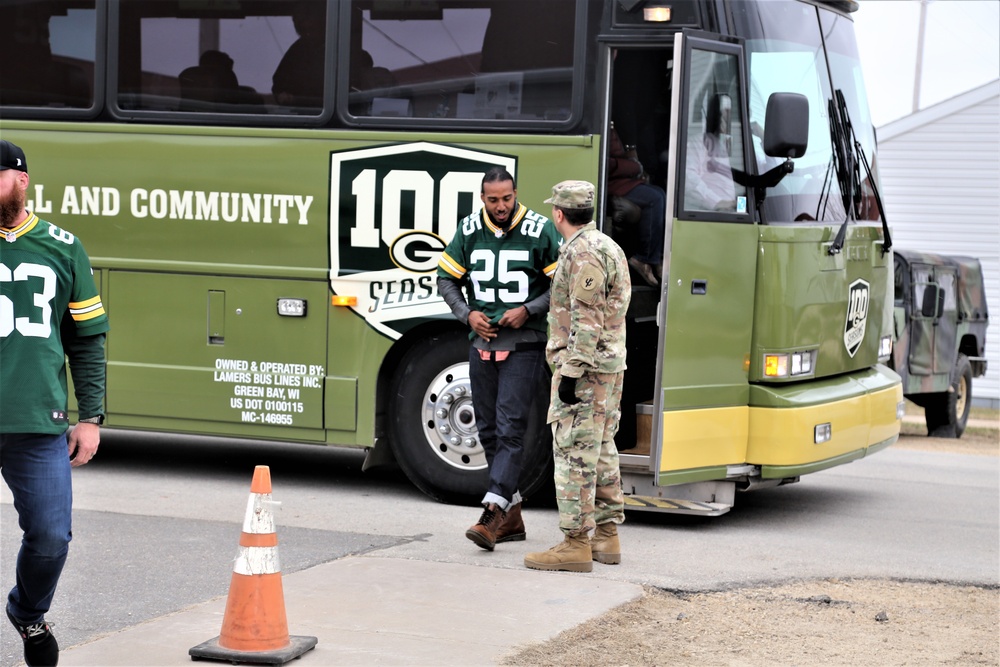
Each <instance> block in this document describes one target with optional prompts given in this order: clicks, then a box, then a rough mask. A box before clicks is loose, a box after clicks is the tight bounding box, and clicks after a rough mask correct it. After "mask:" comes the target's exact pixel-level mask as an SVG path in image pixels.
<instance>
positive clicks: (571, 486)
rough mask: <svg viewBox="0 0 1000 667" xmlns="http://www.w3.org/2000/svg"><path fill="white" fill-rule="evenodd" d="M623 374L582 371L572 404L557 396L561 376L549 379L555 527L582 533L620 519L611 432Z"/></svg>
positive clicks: (621, 502) (618, 416)
mask: <svg viewBox="0 0 1000 667" xmlns="http://www.w3.org/2000/svg"><path fill="white" fill-rule="evenodd" d="M623 375H624V374H623V373H585V374H584V376H583V377H582V378H580V379H579V380H577V382H576V394H577V396H579V397H580V398H581V399H583V400H582V401H581V402H580V403H577V404H576V405H572V406H570V405H566V404H564V403H562V401H560V400H559V398H558V391H557V390H558V387H559V381H560V379H562V378H561V375H560V374H559V373H558V372H557V373H556V374H555V375H554V376H553V378H552V404H551V405H552V409H550V411H549V421H550V422H552V451H553V456H554V459H555V485H556V502H557V504H558V506H559V528H560V529H561V530H562V531H563V532H564V533H566V534H567V535H571V536H576V535H583V534H586V533H587V532H588V531H590V530H592V529H593V528H594V527H595V526H596V525H597V524H601V523H607V522H609V521H613V522H614V523H616V524H618V523H621V522H622V521H624V520H625V513H624V500H623V497H622V483H621V473H620V472H619V470H618V449H617V447H615V434H616V433H618V423H619V420H620V419H621V410H620V406H621V392H622V377H623Z"/></svg>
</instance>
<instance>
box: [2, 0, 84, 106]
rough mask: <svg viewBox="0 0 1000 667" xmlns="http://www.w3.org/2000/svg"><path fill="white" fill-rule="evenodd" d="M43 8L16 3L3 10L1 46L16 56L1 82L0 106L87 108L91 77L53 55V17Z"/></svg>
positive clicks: (5, 70) (4, 72) (5, 69)
mask: <svg viewBox="0 0 1000 667" xmlns="http://www.w3.org/2000/svg"><path fill="white" fill-rule="evenodd" d="M43 9H44V7H43V6H41V5H37V6H32V5H28V6H23V5H18V4H15V5H14V6H12V7H9V8H4V9H3V10H2V11H0V43H2V44H3V45H4V46H5V47H6V48H7V49H8V50H9V51H10V52H11V53H12V54H14V56H13V60H12V61H11V62H10V63H9V64H8V66H7V67H5V68H4V71H3V78H2V81H0V83H2V84H3V85H2V86H0V104H4V105H11V106H68V107H88V106H90V104H91V100H92V95H91V92H90V78H89V77H88V76H87V75H86V74H84V71H83V69H82V68H80V67H78V66H77V65H74V64H72V63H69V62H65V61H63V60H60V59H58V58H55V57H54V56H53V55H52V48H51V44H50V41H49V19H50V17H49V16H48V15H47V14H46V13H43V11H42V10H43ZM15 63H16V64H15Z"/></svg>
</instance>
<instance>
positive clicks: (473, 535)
mask: <svg viewBox="0 0 1000 667" xmlns="http://www.w3.org/2000/svg"><path fill="white" fill-rule="evenodd" d="M480 198H481V199H482V201H483V208H482V210H480V211H477V212H476V213H473V214H471V215H469V216H467V217H466V218H464V219H463V220H461V221H460V222H459V223H458V230H457V231H456V232H455V237H454V238H453V239H452V240H451V243H449V244H448V247H447V248H445V250H444V252H443V253H441V260H440V262H439V263H438V291H439V292H440V293H441V296H442V298H443V299H444V300H445V303H447V304H448V306H449V307H450V308H451V311H452V312H453V313H454V314H455V317H457V318H458V319H459V320H460V321H461V322H464V323H466V324H468V325H469V327H470V328H471V329H472V331H471V332H470V333H469V338H470V340H472V345H470V347H469V381H470V384H471V387H472V405H473V408H474V409H475V412H476V428H477V430H478V432H479V442H480V443H481V444H482V446H483V450H485V452H486V463H487V465H488V466H489V473H490V482H489V487H488V488H487V490H486V495H485V496H483V501H482V503H483V508H484V509H483V513H482V515H481V516H480V518H479V521H478V522H477V523H476V524H475V525H473V526H472V527H471V528H469V529H468V530H467V531H466V532H465V535H466V537H468V538H469V539H470V540H472V541H473V542H475V543H476V544H477V545H478V546H480V547H482V548H483V549H487V550H489V551H492V550H493V547H494V546H495V545H496V543H497V542H510V541H515V540H523V539H525V529H524V522H523V520H522V519H521V493H520V490H519V489H518V479H519V478H520V475H521V461H522V458H523V453H524V436H525V431H526V430H527V426H528V417H529V414H530V411H531V409H532V404H533V403H534V402H535V401H536V400H537V399H538V395H539V393H542V394H543V395H544V391H545V389H544V385H545V382H546V381H547V379H548V368H547V367H546V365H545V339H546V334H545V330H546V323H545V317H546V313H547V312H548V310H549V278H550V277H551V275H552V272H553V271H554V270H555V267H556V259H557V257H558V253H559V243H560V240H561V239H560V237H559V234H558V232H556V230H555V228H554V227H553V226H552V221H550V220H549V219H548V218H546V217H544V216H542V215H539V214H537V213H535V212H534V211H532V210H530V209H528V207H527V206H525V205H524V204H521V203H519V202H518V201H517V190H516V186H515V184H514V177H513V176H511V174H510V173H509V172H508V171H507V170H506V169H502V168H499V167H496V168H493V169H490V170H489V171H487V172H486V175H485V176H484V177H483V183H482V189H481V193H480ZM463 286H465V287H466V288H467V290H468V299H467V298H466V295H465V294H463V293H462V287H463Z"/></svg>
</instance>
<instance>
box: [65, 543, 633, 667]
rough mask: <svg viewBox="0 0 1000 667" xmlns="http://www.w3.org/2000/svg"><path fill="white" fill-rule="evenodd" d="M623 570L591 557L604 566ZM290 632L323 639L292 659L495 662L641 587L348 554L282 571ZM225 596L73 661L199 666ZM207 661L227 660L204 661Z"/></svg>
mask: <svg viewBox="0 0 1000 667" xmlns="http://www.w3.org/2000/svg"><path fill="white" fill-rule="evenodd" d="M602 567H614V566H607V565H601V564H599V563H595V564H594V568H595V570H596V569H597V568H602ZM282 583H283V588H284V595H285V610H286V612H287V615H288V630H289V633H290V634H292V635H306V636H314V637H317V638H318V640H319V643H318V644H317V646H316V648H315V649H313V650H311V651H308V652H307V653H305V654H304V655H303V656H302V657H301V659H299V660H297V661H294V664H295V665H297V666H301V667H309V666H310V665H317V666H319V665H494V664H497V663H498V661H499V660H500V659H501V658H502V657H503V656H504V655H505V654H507V653H509V652H510V651H511V650H512V649H514V648H516V647H519V646H521V645H525V644H530V643H533V642H540V641H545V640H547V639H551V638H552V637H555V636H556V635H557V634H559V633H560V632H562V631H564V630H568V629H570V628H573V627H575V626H577V625H579V624H580V623H583V622H584V621H587V620H589V619H591V618H593V617H596V616H599V615H600V614H602V613H604V612H605V611H607V610H609V609H611V608H613V607H617V606H618V605H620V604H623V603H625V602H628V601H630V600H634V599H636V598H638V597H640V596H641V595H642V587H641V586H639V585H637V584H630V583H623V582H617V581H608V580H606V579H599V578H597V577H592V576H589V575H586V574H564V573H550V572H536V571H532V570H526V569H525V570H512V569H503V568H493V567H477V566H473V565H464V564H459V563H447V562H444V563H442V562H426V561H418V560H406V559H399V558H380V557H372V556H360V557H359V556H351V557H348V558H342V559H339V560H335V561H331V562H329V563H324V564H322V565H318V566H316V567H312V568H309V569H307V570H302V571H300V572H295V573H293V574H289V575H286V576H283V578H282ZM225 607H226V598H225V597H221V598H217V599H215V600H211V601H209V602H206V603H204V604H199V605H195V606H193V607H190V608H188V609H184V610H182V611H179V612H176V613H173V614H169V615H167V616H163V617H161V618H158V619H154V620H152V621H149V622H146V623H142V624H140V625H137V626H135V627H132V628H128V629H126V630H123V631H121V632H117V633H114V634H111V635H108V636H105V637H102V638H100V639H97V640H95V641H92V642H89V643H87V644H82V645H79V646H74V647H70V648H67V649H66V650H64V651H62V653H61V655H60V660H59V664H60V665H63V666H64V667H73V666H80V665H87V666H90V667H113V666H117V665H128V666H134V667H143V666H166V665H190V664H191V663H192V660H191V657H190V656H189V655H188V649H190V648H191V647H193V646H197V645H198V644H201V643H202V642H204V641H206V640H209V639H212V638H213V637H216V636H217V635H218V634H219V630H220V629H221V627H222V617H223V613H224V611H225ZM198 664H203V665H212V664H220V665H222V664H228V663H225V662H208V661H200V662H199V663H198Z"/></svg>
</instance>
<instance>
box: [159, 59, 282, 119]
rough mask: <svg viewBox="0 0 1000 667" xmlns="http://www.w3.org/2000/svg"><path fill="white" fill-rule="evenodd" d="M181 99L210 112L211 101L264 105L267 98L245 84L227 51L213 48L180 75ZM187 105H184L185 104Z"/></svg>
mask: <svg viewBox="0 0 1000 667" xmlns="http://www.w3.org/2000/svg"><path fill="white" fill-rule="evenodd" d="M177 80H178V82H179V83H180V87H181V98H182V99H184V100H186V101H188V102H193V103H194V104H188V105H186V106H187V107H188V110H190V111H207V110H210V109H206V108H205V107H204V105H202V104H198V103H204V102H207V103H210V104H254V105H263V103H264V100H263V98H261V96H260V95H259V94H258V93H257V91H255V90H254V89H253V88H251V87H249V86H241V85H240V83H239V80H238V79H237V78H236V72H234V71H233V59H232V58H230V57H229V54H227V53H225V52H223V51H216V50H214V49H209V50H208V51H205V52H204V53H202V54H201V56H200V57H199V58H198V64H197V65H195V66H194V67H188V68H187V69H185V70H184V71H182V72H181V73H180V74H179V75H178V77H177ZM182 108H184V106H182Z"/></svg>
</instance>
